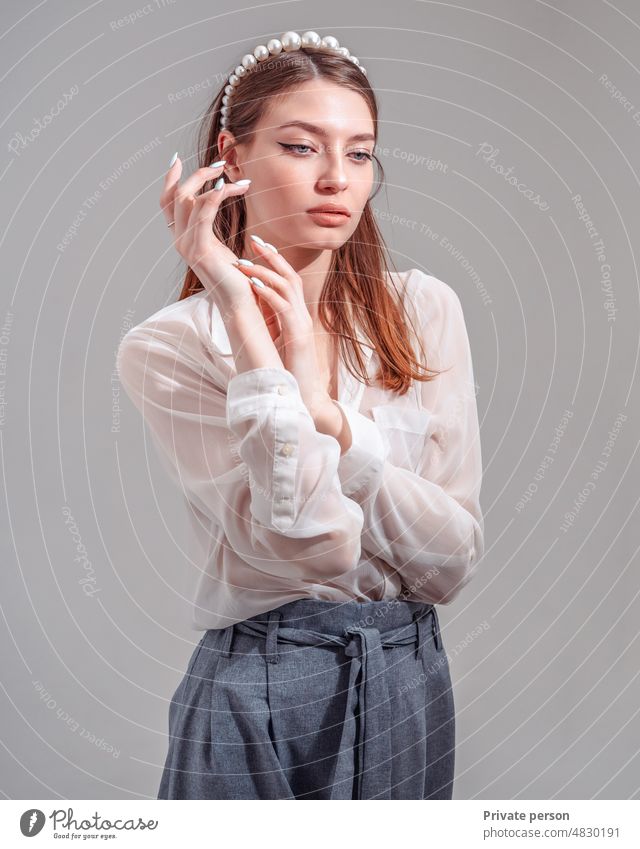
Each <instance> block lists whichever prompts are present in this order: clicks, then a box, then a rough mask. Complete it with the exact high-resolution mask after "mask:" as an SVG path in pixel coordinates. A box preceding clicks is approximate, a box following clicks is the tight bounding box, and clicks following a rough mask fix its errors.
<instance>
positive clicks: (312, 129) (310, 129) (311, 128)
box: [276, 121, 376, 141]
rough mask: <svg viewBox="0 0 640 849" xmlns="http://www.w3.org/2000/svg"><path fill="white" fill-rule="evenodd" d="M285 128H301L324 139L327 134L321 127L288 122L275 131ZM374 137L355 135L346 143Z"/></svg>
mask: <svg viewBox="0 0 640 849" xmlns="http://www.w3.org/2000/svg"><path fill="white" fill-rule="evenodd" d="M286 127H302V129H303V130H306V131H307V132H308V133H315V134H316V135H318V136H322V137H323V138H326V137H327V136H328V135H329V134H328V133H327V131H326V130H324V129H323V128H322V127H317V126H316V125H315V124H309V123H308V122H307V121H288V122H287V123H286V124H280V126H279V127H276V129H277V130H284V129H285V128H286ZM375 140H376V137H375V136H374V135H372V134H371V133H357V134H356V135H355V136H351V137H350V138H348V139H347V141H375Z"/></svg>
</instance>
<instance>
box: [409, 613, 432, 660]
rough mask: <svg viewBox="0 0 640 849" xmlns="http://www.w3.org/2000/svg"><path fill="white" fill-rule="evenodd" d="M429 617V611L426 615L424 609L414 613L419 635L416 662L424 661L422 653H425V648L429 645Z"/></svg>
mask: <svg viewBox="0 0 640 849" xmlns="http://www.w3.org/2000/svg"><path fill="white" fill-rule="evenodd" d="M428 616H429V611H428V610H427V612H426V613H425V611H424V608H422V609H420V610H415V611H414V612H413V621H414V622H415V623H416V626H417V634H418V645H417V647H416V660H422V653H423V652H424V649H425V646H426V644H427V640H429V639H430V635H429V629H428V626H427V617H428Z"/></svg>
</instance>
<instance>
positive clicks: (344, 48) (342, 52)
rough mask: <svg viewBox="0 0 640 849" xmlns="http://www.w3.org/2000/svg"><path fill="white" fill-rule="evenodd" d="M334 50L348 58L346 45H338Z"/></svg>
mask: <svg viewBox="0 0 640 849" xmlns="http://www.w3.org/2000/svg"><path fill="white" fill-rule="evenodd" d="M336 52H337V53H339V54H340V55H341V56H345V57H346V58H347V59H348V58H349V51H348V50H347V48H346V47H338V50H337V51H336Z"/></svg>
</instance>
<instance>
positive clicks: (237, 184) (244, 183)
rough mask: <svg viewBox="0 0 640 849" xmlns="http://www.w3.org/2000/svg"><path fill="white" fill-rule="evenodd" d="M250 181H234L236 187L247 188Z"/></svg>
mask: <svg viewBox="0 0 640 849" xmlns="http://www.w3.org/2000/svg"><path fill="white" fill-rule="evenodd" d="M250 182H251V180H236V183H235V184H236V186H248V185H249V183H250Z"/></svg>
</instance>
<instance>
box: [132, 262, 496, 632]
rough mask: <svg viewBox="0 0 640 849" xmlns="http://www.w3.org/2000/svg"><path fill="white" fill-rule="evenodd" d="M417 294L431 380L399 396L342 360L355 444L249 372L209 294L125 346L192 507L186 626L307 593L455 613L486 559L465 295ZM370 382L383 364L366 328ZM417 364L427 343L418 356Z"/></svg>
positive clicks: (142, 398) (343, 401) (413, 308)
mask: <svg viewBox="0 0 640 849" xmlns="http://www.w3.org/2000/svg"><path fill="white" fill-rule="evenodd" d="M391 277H392V282H393V283H394V285H395V287H396V288H397V289H401V288H403V287H404V289H405V293H406V296H407V297H406V305H407V308H408V309H409V311H410V315H411V316H412V318H413V319H414V323H415V327H416V329H418V330H419V332H420V334H421V337H422V341H423V344H424V347H425V350H426V353H427V365H428V366H429V367H430V368H435V369H446V368H448V371H445V372H443V373H442V374H441V375H439V376H437V377H436V378H434V379H433V380H432V381H430V382H420V381H413V382H412V387H411V390H410V391H409V392H408V393H407V394H406V395H403V396H397V395H394V394H393V393H392V392H391V391H390V390H383V389H381V388H380V387H378V386H371V387H367V386H365V384H364V383H362V382H361V381H360V380H358V379H357V378H355V377H354V376H353V375H351V373H350V372H349V371H348V369H347V368H346V366H345V365H344V363H342V362H341V361H340V364H339V380H338V397H339V404H340V406H341V409H342V410H343V411H344V413H345V416H346V417H347V420H348V422H349V426H350V429H351V434H352V444H351V447H350V448H349V449H348V450H347V451H346V452H345V453H344V454H343V455H342V456H340V446H339V444H338V442H337V440H336V439H334V438H333V437H332V436H328V435H326V434H322V433H319V432H317V431H316V429H315V426H314V423H313V419H312V418H311V416H310V414H309V412H308V411H307V408H306V407H305V405H304V403H303V401H302V398H301V396H300V392H299V389H298V383H297V381H296V379H295V378H294V376H293V375H292V374H291V373H290V372H288V371H286V370H284V369H280V368H272V367H269V368H257V369H253V370H251V371H247V372H242V373H240V374H237V373H236V371H235V366H234V357H233V353H232V351H231V346H230V344H229V338H228V336H227V332H226V328H225V325H224V322H223V320H222V318H221V316H220V313H219V310H218V308H217V306H216V305H215V303H214V301H213V300H212V299H211V297H210V296H208V295H207V293H206V292H204V291H201V292H198V293H196V294H195V295H192V296H191V297H189V298H186V299H184V300H182V301H177V302H175V303H172V304H170V305H168V306H166V307H164V308H162V309H160V310H159V311H158V312H156V313H154V314H153V315H152V316H150V317H149V318H147V319H145V320H144V321H142V322H141V323H140V324H138V325H136V326H135V327H133V328H131V330H129V331H128V332H127V333H126V335H125V336H124V337H123V339H122V341H121V343H120V346H119V348H118V352H117V368H118V372H119V375H120V380H121V383H122V385H123V387H124V388H125V390H126V392H127V394H128V396H129V397H130V399H131V400H132V401H133V403H134V404H135V406H136V407H137V408H138V410H139V411H140V412H141V414H142V416H143V419H144V421H145V422H146V424H147V427H148V430H149V433H150V434H151V436H152V439H153V442H154V443H155V445H156V447H157V450H158V454H159V456H160V458H161V459H162V461H163V464H164V466H165V467H166V469H167V471H168V472H169V474H170V476H171V477H172V479H173V480H174V481H175V483H176V484H177V485H178V486H179V487H180V489H181V491H182V492H183V494H184V496H185V498H186V499H187V501H188V505H187V506H188V507H189V508H190V509H189V510H188V515H189V519H190V523H191V526H192V537H193V542H194V543H195V544H196V547H195V548H194V549H193V553H194V557H195V559H196V563H197V566H198V569H199V572H200V574H199V579H198V581H197V585H196V588H195V595H194V599H193V606H192V611H193V613H192V622H191V627H192V628H195V629H196V630H205V629H207V628H225V627H227V626H228V625H230V624H232V623H235V622H239V621H242V620H243V619H247V618H249V617H251V616H255V615H257V614H258V613H263V612H265V611H268V610H271V609H273V608H275V607H278V606H279V605H281V604H285V603H286V602H289V601H293V600H295V599H299V598H317V599H323V600H332V601H335V600H338V601H342V600H344V601H348V600H350V599H355V600H358V601H367V600H373V601H381V600H385V599H395V598H400V599H404V600H410V601H426V602H431V603H434V604H448V603H449V602H451V601H452V600H453V599H454V598H455V597H456V596H457V595H458V593H459V592H460V590H461V589H462V588H463V587H464V586H465V585H466V584H467V583H468V582H469V581H470V579H471V578H472V576H473V575H474V574H475V572H476V567H477V564H478V561H479V560H480V558H481V557H482V554H483V552H484V522H483V517H482V513H481V508H480V486H481V477H482V459H481V446H480V433H479V425H478V412H477V405H476V397H475V381H474V375H473V366H472V359H471V351H470V345H469V338H468V334H467V330H466V326H465V321H464V316H463V312H462V306H461V303H460V300H459V298H458V296H457V294H456V293H455V291H454V290H453V289H452V288H451V287H450V286H449V285H448V284H446V283H444V282H442V281H441V280H439V279H437V278H436V277H433V276H431V275H427V274H425V273H424V272H422V271H420V270H419V269H411V270H410V271H407V272H402V273H400V274H395V273H394V274H392V275H391ZM358 340H359V344H360V348H361V351H362V354H363V356H364V358H365V360H366V362H367V368H368V372H367V373H368V374H369V376H370V377H373V375H374V374H375V372H376V369H377V366H378V358H377V354H376V351H375V350H372V347H371V343H370V342H369V340H367V338H366V336H365V335H364V333H363V332H362V331H359V332H358ZM416 353H419V349H416Z"/></svg>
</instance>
